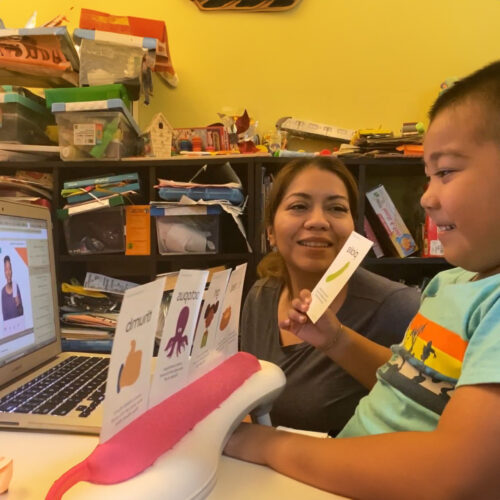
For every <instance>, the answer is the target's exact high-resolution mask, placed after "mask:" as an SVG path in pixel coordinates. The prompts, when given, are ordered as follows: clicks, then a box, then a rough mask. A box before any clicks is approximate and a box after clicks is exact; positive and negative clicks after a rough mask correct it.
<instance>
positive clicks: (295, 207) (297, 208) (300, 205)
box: [288, 203, 307, 212]
mask: <svg viewBox="0 0 500 500" xmlns="http://www.w3.org/2000/svg"><path fill="white" fill-rule="evenodd" d="M306 208H307V207H306V205H304V204H303V203H294V204H293V205H290V206H289V207H288V210H292V211H295V212H299V211H301V210H306Z"/></svg>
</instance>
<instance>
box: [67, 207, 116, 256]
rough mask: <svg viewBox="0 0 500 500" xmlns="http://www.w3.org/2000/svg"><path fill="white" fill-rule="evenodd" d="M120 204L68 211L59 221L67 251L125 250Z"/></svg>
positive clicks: (78, 253) (89, 252)
mask: <svg viewBox="0 0 500 500" xmlns="http://www.w3.org/2000/svg"><path fill="white" fill-rule="evenodd" d="M124 226H125V209H124V207H111V208H103V209H102V210H92V211H90V212H82V213H80V214H75V215H72V216H71V217H68V218H67V219H64V221H63V228H64V237H65V239H66V248H67V250H68V253H69V254H70V255H88V254H102V253H123V252H125V231H124Z"/></svg>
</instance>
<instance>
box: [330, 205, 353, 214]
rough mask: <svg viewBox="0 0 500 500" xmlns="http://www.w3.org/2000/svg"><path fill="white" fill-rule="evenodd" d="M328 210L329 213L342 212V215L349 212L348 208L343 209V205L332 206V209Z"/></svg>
mask: <svg viewBox="0 0 500 500" xmlns="http://www.w3.org/2000/svg"><path fill="white" fill-rule="evenodd" d="M328 210H329V211H330V212H334V213H335V212H342V213H347V212H349V208H347V207H345V206H344V205H334V206H332V207H329V208H328Z"/></svg>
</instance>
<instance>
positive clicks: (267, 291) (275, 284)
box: [247, 276, 283, 301]
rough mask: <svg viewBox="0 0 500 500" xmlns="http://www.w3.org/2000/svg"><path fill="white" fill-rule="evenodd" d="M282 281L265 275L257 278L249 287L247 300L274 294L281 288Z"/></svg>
mask: <svg viewBox="0 0 500 500" xmlns="http://www.w3.org/2000/svg"><path fill="white" fill-rule="evenodd" d="M282 286H283V283H282V281H281V280H279V279H278V278H274V277H272V276H266V277H264V278H260V279H258V280H257V281H256V282H255V283H254V284H253V285H252V287H251V288H250V290H249V291H248V295H247V300H254V301H256V300H260V299H262V298H266V297H271V296H275V295H276V294H277V293H278V292H279V291H280V290H281V288H282Z"/></svg>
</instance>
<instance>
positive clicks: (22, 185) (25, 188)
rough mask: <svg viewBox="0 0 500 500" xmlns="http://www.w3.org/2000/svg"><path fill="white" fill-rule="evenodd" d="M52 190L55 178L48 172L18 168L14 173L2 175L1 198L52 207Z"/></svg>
mask: <svg viewBox="0 0 500 500" xmlns="http://www.w3.org/2000/svg"><path fill="white" fill-rule="evenodd" d="M52 192H53V178H52V174H50V173H48V172H36V171H33V170H17V171H16V173H15V174H14V175H0V199H9V200H10V201H20V202H24V203H33V204H35V205H42V206H45V207H47V208H50V206H51V202H52Z"/></svg>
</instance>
